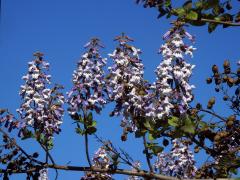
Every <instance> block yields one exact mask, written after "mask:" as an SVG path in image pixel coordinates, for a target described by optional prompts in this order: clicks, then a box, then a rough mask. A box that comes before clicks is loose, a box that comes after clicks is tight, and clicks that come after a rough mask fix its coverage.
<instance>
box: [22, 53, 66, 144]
mask: <svg viewBox="0 0 240 180" xmlns="http://www.w3.org/2000/svg"><path fill="white" fill-rule="evenodd" d="M35 56H36V59H35V60H33V61H31V62H29V63H28V73H27V74H26V75H25V76H23V78H22V79H23V80H24V81H25V84H24V85H22V86H21V90H20V93H19V94H20V96H21V98H22V104H21V106H20V108H19V109H17V112H18V113H19V115H20V117H21V119H22V122H21V123H23V125H22V128H21V130H20V131H21V132H23V131H24V128H28V127H32V128H33V129H34V130H35V131H38V132H39V133H43V134H44V135H45V136H46V138H48V139H49V138H51V137H52V136H53V134H54V133H59V132H60V125H61V123H62V117H63V113H64V110H63V108H62V106H63V104H64V101H65V100H64V96H63V94H62V93H60V92H59V89H62V86H59V85H56V86H54V87H53V88H48V86H49V84H50V83H51V81H50V77H51V76H50V75H48V74H46V73H47V71H48V69H49V63H47V62H45V61H44V60H43V58H42V56H43V54H42V53H35ZM22 135H23V136H24V134H22Z"/></svg>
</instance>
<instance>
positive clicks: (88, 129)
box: [86, 127, 97, 135]
mask: <svg viewBox="0 0 240 180" xmlns="http://www.w3.org/2000/svg"><path fill="white" fill-rule="evenodd" d="M96 131H97V128H95V127H89V128H87V130H86V132H87V133H88V134H90V135H91V134H93V133H95V132H96Z"/></svg>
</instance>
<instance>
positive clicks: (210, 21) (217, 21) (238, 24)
mask: <svg viewBox="0 0 240 180" xmlns="http://www.w3.org/2000/svg"><path fill="white" fill-rule="evenodd" d="M200 21H202V22H208V23H216V24H223V25H229V26H240V23H234V22H228V21H219V20H215V19H205V18H201V19H200Z"/></svg>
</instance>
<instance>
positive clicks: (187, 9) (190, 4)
mask: <svg viewBox="0 0 240 180" xmlns="http://www.w3.org/2000/svg"><path fill="white" fill-rule="evenodd" d="M183 8H184V9H185V10H186V11H189V10H190V9H192V1H190V0H189V1H186V2H185V3H184V4H183Z"/></svg>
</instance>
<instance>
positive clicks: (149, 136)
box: [148, 133, 155, 141]
mask: <svg viewBox="0 0 240 180" xmlns="http://www.w3.org/2000/svg"><path fill="white" fill-rule="evenodd" d="M148 139H149V140H150V141H154V140H155V138H154V137H153V135H152V134H150V133H149V134H148Z"/></svg>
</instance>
